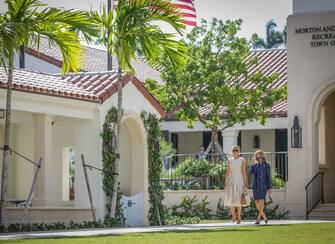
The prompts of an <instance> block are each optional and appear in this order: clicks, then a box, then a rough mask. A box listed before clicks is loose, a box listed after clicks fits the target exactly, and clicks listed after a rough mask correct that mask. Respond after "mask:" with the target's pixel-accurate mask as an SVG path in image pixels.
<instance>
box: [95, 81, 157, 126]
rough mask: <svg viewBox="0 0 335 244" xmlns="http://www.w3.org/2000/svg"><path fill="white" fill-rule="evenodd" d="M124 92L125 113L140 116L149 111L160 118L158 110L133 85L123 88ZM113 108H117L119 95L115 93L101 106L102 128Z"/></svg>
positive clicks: (129, 84) (123, 104)
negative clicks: (109, 111)
mask: <svg viewBox="0 0 335 244" xmlns="http://www.w3.org/2000/svg"><path fill="white" fill-rule="evenodd" d="M122 91H123V101H122V107H123V109H124V111H125V112H127V111H129V112H134V113H136V114H138V115H140V113H141V112H142V111H147V112H149V113H153V114H156V115H157V116H158V117H160V115H159V113H158V112H157V110H156V109H155V108H154V107H153V106H152V105H151V104H150V103H149V101H148V100H147V99H146V98H145V97H144V96H143V95H142V93H140V91H139V90H138V89H137V88H136V87H135V86H134V84H133V83H131V82H128V84H127V85H126V86H125V87H124V88H123V90H122ZM112 106H114V107H117V93H115V94H114V95H113V96H112V97H110V98H109V99H108V100H107V101H105V102H104V103H103V104H102V105H101V106H99V111H100V122H101V125H100V126H102V124H103V122H104V121H105V116H106V114H107V112H108V110H109V109H110V108H111V107H112Z"/></svg>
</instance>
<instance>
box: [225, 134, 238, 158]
mask: <svg viewBox="0 0 335 244" xmlns="http://www.w3.org/2000/svg"><path fill="white" fill-rule="evenodd" d="M238 132H239V130H226V131H225V130H224V131H222V145H223V151H224V152H225V153H231V149H232V147H233V146H235V145H237V137H238Z"/></svg>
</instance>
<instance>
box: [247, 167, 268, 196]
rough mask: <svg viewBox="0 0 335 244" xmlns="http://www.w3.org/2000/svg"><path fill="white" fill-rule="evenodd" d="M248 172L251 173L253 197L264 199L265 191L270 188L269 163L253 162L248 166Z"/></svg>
mask: <svg viewBox="0 0 335 244" xmlns="http://www.w3.org/2000/svg"><path fill="white" fill-rule="evenodd" d="M249 173H250V174H251V175H253V180H252V191H253V195H254V199H255V200H260V199H265V198H266V193H267V191H268V190H269V189H271V188H272V182H271V166H270V164H269V163H267V162H265V163H257V164H254V165H252V166H251V167H250V171H249Z"/></svg>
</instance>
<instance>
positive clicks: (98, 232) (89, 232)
mask: <svg viewBox="0 0 335 244" xmlns="http://www.w3.org/2000/svg"><path fill="white" fill-rule="evenodd" d="M334 222H335V221H319V220H272V221H269V224H268V225H291V224H306V223H309V224H311V223H334ZM262 223H263V222H262ZM262 225H264V224H261V225H260V226H262ZM242 226H255V225H254V221H252V222H251V221H245V222H242V224H240V225H237V224H232V223H208V224H189V225H173V226H162V227H160V226H156V227H152V226H147V227H123V228H109V229H85V230H64V231H43V232H25V233H0V241H1V240H18V239H32V238H60V237H89V236H103V235H125V234H131V233H145V232H162V231H163V232H167V231H187V230H189V231H192V230H193V231H194V230H204V229H213V228H228V227H242Z"/></svg>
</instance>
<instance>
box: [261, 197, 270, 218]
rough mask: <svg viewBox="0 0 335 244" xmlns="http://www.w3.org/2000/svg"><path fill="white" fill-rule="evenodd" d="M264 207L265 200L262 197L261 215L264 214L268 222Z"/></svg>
mask: <svg viewBox="0 0 335 244" xmlns="http://www.w3.org/2000/svg"><path fill="white" fill-rule="evenodd" d="M264 207H265V200H264V199H262V200H261V202H260V210H261V215H262V217H263V219H264V220H265V221H266V222H267V220H268V218H267V217H266V215H265V212H264Z"/></svg>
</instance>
